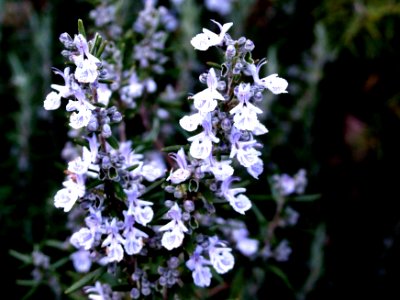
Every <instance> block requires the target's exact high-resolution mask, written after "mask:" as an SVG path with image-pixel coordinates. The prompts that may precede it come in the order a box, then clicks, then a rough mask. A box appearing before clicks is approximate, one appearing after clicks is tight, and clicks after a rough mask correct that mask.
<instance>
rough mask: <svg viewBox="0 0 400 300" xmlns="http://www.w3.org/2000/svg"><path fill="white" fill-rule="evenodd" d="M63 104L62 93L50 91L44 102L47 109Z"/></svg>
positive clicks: (53, 108)
mask: <svg viewBox="0 0 400 300" xmlns="http://www.w3.org/2000/svg"><path fill="white" fill-rule="evenodd" d="M60 105H61V95H60V94H59V93H56V92H54V91H53V92H50V93H49V94H47V96H46V99H45V100H44V102H43V107H44V109H45V110H55V109H57V108H59V107H60Z"/></svg>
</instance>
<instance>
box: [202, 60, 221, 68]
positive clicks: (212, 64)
mask: <svg viewBox="0 0 400 300" xmlns="http://www.w3.org/2000/svg"><path fill="white" fill-rule="evenodd" d="M206 64H207V65H208V66H210V67H212V68H215V69H218V70H221V69H222V67H221V65H220V64H217V63H215V62H212V61H208V62H206Z"/></svg>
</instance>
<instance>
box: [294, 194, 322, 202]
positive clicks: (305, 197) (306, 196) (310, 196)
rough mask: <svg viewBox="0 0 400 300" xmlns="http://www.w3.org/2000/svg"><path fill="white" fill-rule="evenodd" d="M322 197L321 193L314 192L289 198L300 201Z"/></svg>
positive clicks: (309, 200)
mask: <svg viewBox="0 0 400 300" xmlns="http://www.w3.org/2000/svg"><path fill="white" fill-rule="evenodd" d="M319 198H321V194H312V195H301V196H296V197H291V198H289V200H292V201H298V202H311V201H315V200H318V199H319Z"/></svg>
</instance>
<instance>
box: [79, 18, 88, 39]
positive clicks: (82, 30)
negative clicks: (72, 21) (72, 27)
mask: <svg viewBox="0 0 400 300" xmlns="http://www.w3.org/2000/svg"><path fill="white" fill-rule="evenodd" d="M78 32H79V33H80V34H82V35H83V37H84V38H85V39H86V31H85V26H83V21H82V20H81V19H79V20H78Z"/></svg>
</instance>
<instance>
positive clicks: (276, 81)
mask: <svg viewBox="0 0 400 300" xmlns="http://www.w3.org/2000/svg"><path fill="white" fill-rule="evenodd" d="M260 83H261V85H262V86H264V87H266V88H267V89H269V90H270V91H271V92H272V93H274V94H282V93H287V91H286V88H287V87H288V85H289V84H288V82H287V81H286V79H283V78H280V77H278V74H272V75H269V76H267V77H265V78H263V79H260Z"/></svg>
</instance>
